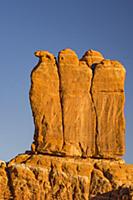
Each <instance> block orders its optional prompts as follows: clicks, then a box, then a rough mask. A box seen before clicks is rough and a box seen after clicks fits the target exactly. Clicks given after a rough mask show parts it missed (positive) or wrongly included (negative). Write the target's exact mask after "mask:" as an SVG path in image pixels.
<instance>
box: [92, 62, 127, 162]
mask: <svg viewBox="0 0 133 200" xmlns="http://www.w3.org/2000/svg"><path fill="white" fill-rule="evenodd" d="M124 81H125V69H124V67H123V66H122V65H121V64H120V63H119V62H118V61H110V60H104V61H102V62H101V63H100V64H97V65H96V67H95V70H94V77H93V82H92V98H93V101H94V106H95V110H96V121H97V123H96V124H97V127H96V130H97V136H96V144H97V150H98V152H97V154H98V155H99V156H102V157H104V158H108V157H112V158H113V157H115V156H122V155H124V153H125V118H124V102H125V95H124Z"/></svg>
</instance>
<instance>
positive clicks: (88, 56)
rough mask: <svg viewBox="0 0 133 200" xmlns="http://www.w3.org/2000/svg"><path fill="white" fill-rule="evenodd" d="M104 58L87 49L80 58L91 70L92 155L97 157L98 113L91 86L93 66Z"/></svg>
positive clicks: (96, 52) (98, 53)
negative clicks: (93, 113)
mask: <svg viewBox="0 0 133 200" xmlns="http://www.w3.org/2000/svg"><path fill="white" fill-rule="evenodd" d="M103 59H104V57H103V55H102V54H101V53H100V52H98V51H95V50H92V49H90V50H88V51H86V52H85V54H84V55H83V57H82V58H81V60H83V61H85V62H86V64H87V65H88V67H89V68H91V70H92V79H91V84H90V96H91V101H92V106H93V109H94V112H95V153H94V154H93V156H92V157H97V156H100V155H99V154H100V152H99V146H98V135H99V129H98V113H97V109H96V105H95V101H94V97H93V91H92V86H93V79H94V73H95V66H96V64H98V63H100V62H101V61H102V60H103Z"/></svg>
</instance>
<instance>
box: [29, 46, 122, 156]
mask: <svg viewBox="0 0 133 200" xmlns="http://www.w3.org/2000/svg"><path fill="white" fill-rule="evenodd" d="M35 55H36V56H38V57H39V63H38V65H37V66H36V67H35V69H34V70H33V72H32V74H31V90H30V101H31V107H32V111H33V116H34V123H35V137H34V143H33V144H32V149H35V151H37V152H41V153H54V154H62V155H66V156H80V157H103V158H115V157H117V156H122V155H123V154H124V152H125V139H124V137H125V136H124V134H125V121H124V81H125V69H124V67H123V66H122V65H121V64H120V63H119V62H118V61H110V60H105V59H104V57H103V56H102V54H101V53H99V52H97V51H94V50H88V51H87V52H86V53H85V54H84V55H83V57H82V58H81V59H80V60H79V59H78V57H77V55H76V53H75V52H74V51H72V50H71V49H65V50H62V51H60V52H59V55H58V62H57V61H55V58H54V56H53V55H52V54H50V53H49V52H46V51H37V52H36V53H35ZM56 63H58V64H56Z"/></svg>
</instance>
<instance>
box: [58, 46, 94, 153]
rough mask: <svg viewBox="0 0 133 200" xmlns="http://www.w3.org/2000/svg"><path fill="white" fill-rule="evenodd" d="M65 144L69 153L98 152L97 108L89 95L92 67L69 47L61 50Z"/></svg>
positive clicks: (60, 69) (64, 150)
mask: <svg viewBox="0 0 133 200" xmlns="http://www.w3.org/2000/svg"><path fill="white" fill-rule="evenodd" d="M58 62H59V75H60V76H59V77H60V88H61V103H62V116H63V117H62V119H63V131H64V133H63V134H64V146H63V149H62V151H63V152H65V154H66V155H70V156H83V157H86V156H93V155H94V154H95V129H96V121H95V118H96V116H95V111H94V107H93V103H92V100H91V95H90V87H91V81H92V70H91V68H89V67H88V65H87V64H86V62H84V61H79V59H78V57H77V55H76V54H75V52H73V51H72V50H70V49H66V50H63V51H61V52H60V53H59V61H58Z"/></svg>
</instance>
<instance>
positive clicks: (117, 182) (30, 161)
mask: <svg viewBox="0 0 133 200" xmlns="http://www.w3.org/2000/svg"><path fill="white" fill-rule="evenodd" d="M2 170H4V171H2V173H1V168H0V173H1V174H0V175H1V176H2V177H3V178H2V179H1V180H0V189H1V190H0V191H1V192H0V199H8V200H9V199H13V200H83V199H84V200H88V199H90V200H94V199H95V200H102V199H107V200H114V199H124V198H125V199H128V200H130V199H132V198H133V165H126V164H125V163H124V161H123V160H118V161H113V160H112V161H111V160H104V159H90V158H88V159H82V158H63V157H57V156H46V155H42V154H38V155H28V154H22V155H19V156H17V157H16V158H14V159H13V160H11V161H10V162H9V163H8V165H7V167H6V168H5V169H2ZM5 171H8V173H7V174H6V173H5ZM7 183H9V184H10V187H8V184H7Z"/></svg>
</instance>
